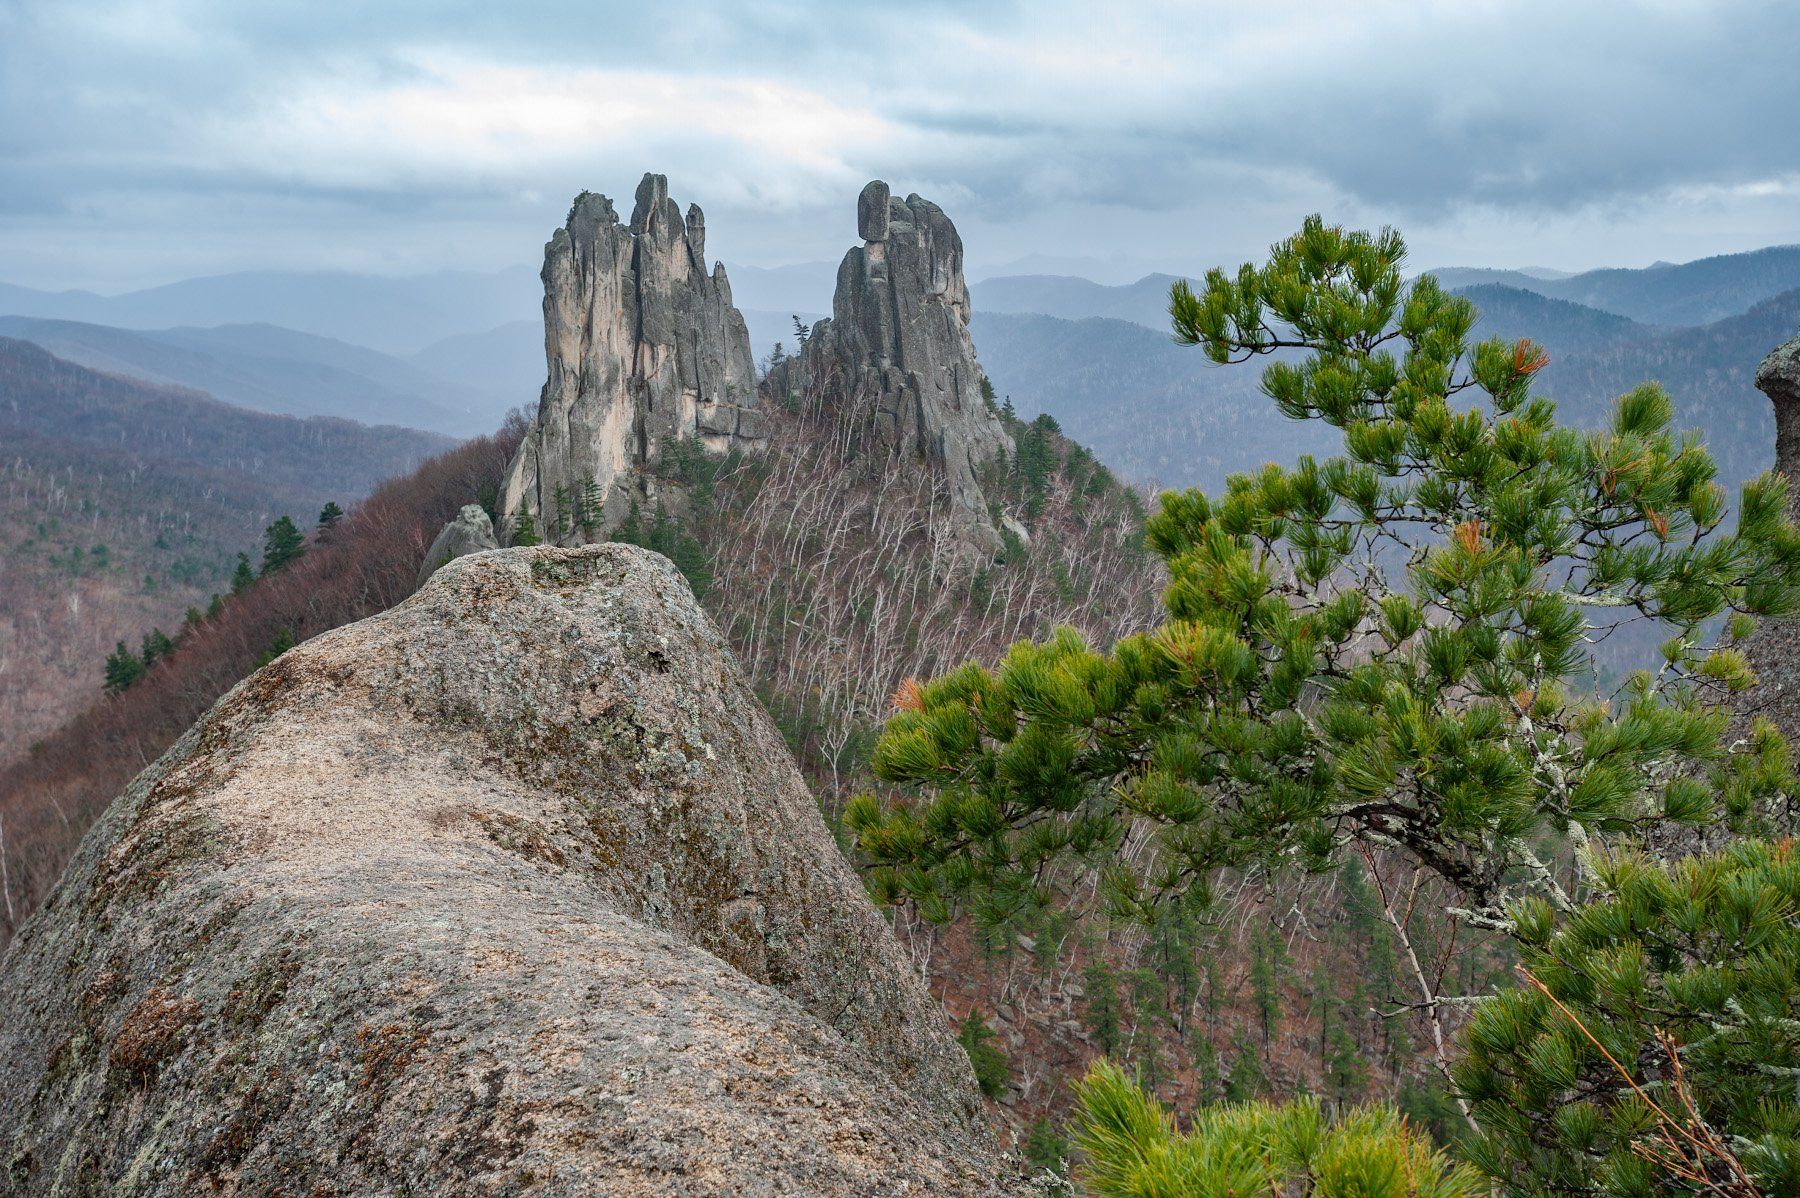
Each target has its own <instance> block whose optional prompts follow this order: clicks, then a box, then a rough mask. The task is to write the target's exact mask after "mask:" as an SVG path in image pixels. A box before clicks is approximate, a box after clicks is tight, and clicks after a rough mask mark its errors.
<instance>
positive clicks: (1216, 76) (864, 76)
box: [0, 0, 1800, 289]
mask: <svg viewBox="0 0 1800 1198" xmlns="http://www.w3.org/2000/svg"><path fill="white" fill-rule="evenodd" d="M1120 9H1127V11H1123V12H1121V11H1118V10H1120ZM1274 12H1275V6H1265V5H1245V4H1242V3H1232V4H1225V3H1211V2H1204V3H1202V2H1190V3H1144V4H1136V5H1130V6H1125V5H1111V6H1106V5H1096V4H1093V3H1091V0H1089V2H1085V3H1073V2H1069V0H1041V2H1035V3H989V4H979V3H976V4H970V3H923V4H917V3H915V4H910V5H905V6H901V5H894V4H891V3H868V4H864V3H855V2H845V0H834V3H832V4H830V5H818V4H816V3H812V4H804V5H802V4H787V3H774V4H759V5H744V4H740V3H735V2H732V0H691V2H690V3H686V4H683V5H680V6H674V7H670V6H662V5H630V6H627V5H611V4H608V5H603V6H596V5H594V4H592V3H588V4H575V3H554V2H553V3H536V4H532V3H519V4H513V5H495V4H492V3H491V2H490V3H484V4H472V3H470V4H462V3H435V4H425V3H387V4H378V5H371V4H366V3H365V4H342V5H335V4H321V3H319V2H318V0H313V2H311V3H297V2H291V0H262V2H259V3H257V4H253V5H251V4H242V3H237V2H232V0H128V2H126V0H0V262H3V263H4V264H5V265H3V266H0V279H6V280H10V281H15V282H25V283H31V284H34V285H40V286H43V285H51V286H66V285H83V286H95V287H99V288H101V289H106V288H112V287H125V286H131V285H136V284H141V283H145V282H153V281H159V280H161V279H164V278H169V277H175V276H178V275H185V274H195V273H204V272H208V271H214V270H228V269H240V268H249V267H257V266H279V267H305V266H314V267H320V268H328V267H345V268H354V269H378V270H411V269H425V268H431V267H436V266H446V265H458V264H463V265H474V266H489V267H492V266H499V265H503V264H506V263H509V262H517V261H526V260H529V259H531V258H533V257H534V256H535V248H536V246H537V244H538V243H539V242H540V241H541V240H542V238H543V236H544V234H545V233H546V231H547V230H548V229H549V228H550V227H551V226H552V225H554V224H555V223H556V222H557V221H558V220H559V219H560V216H561V214H562V211H563V209H564V208H565V207H566V205H567V202H568V197H569V196H570V195H571V194H573V193H574V192H575V191H577V190H580V189H581V188H583V187H588V188H593V189H597V190H604V191H608V192H609V193H612V194H615V195H618V194H627V195H628V194H629V192H630V190H631V188H632V186H633V184H634V183H635V181H636V178H637V176H638V174H639V173H641V172H642V171H643V170H645V169H655V170H660V171H663V172H665V173H667V174H669V175H670V176H671V183H672V187H673V189H674V190H675V191H676V193H677V194H678V195H679V196H680V197H681V198H682V199H683V200H688V199H694V200H697V201H699V202H700V203H701V204H703V205H704V206H705V207H706V208H707V210H708V216H709V225H710V227H711V228H712V229H713V230H714V242H713V245H714V251H715V252H717V253H721V254H723V255H725V256H727V257H730V258H733V259H734V260H741V261H748V262H761V263H768V264H772V263H778V262H783V261H796V260H806V259H812V258H828V257H835V256H836V255H837V254H838V253H839V252H840V251H841V249H842V247H843V245H844V244H846V243H847V242H848V241H849V240H850V237H851V234H852V232H853V230H852V224H853V222H852V219H851V201H852V199H853V197H854V194H855V190H856V189H857V188H858V187H859V186H860V185H861V183H862V182H863V181H864V180H866V179H868V178H871V177H876V176H880V177H884V178H887V179H889V180H890V181H891V182H893V183H894V184H895V185H896V186H897V187H900V188H903V189H916V190H919V191H921V192H923V193H925V194H927V195H930V196H932V197H933V198H935V199H937V200H938V201H939V202H940V203H942V204H944V205H945V207H946V208H947V209H949V210H950V211H951V213H952V215H953V216H955V217H956V218H957V219H958V222H959V224H960V225H961V226H962V227H963V229H964V233H965V240H966V241H967V242H968V243H969V249H970V256H971V259H972V261H973V262H974V263H975V264H976V266H977V267H980V266H981V265H982V264H984V263H985V264H987V265H989V266H991V267H995V268H999V267H1003V266H1004V264H1005V263H1006V261H1007V260H1008V259H1011V258H1018V257H1022V256H1026V255H1042V256H1048V257H1049V258H1051V259H1092V260H1094V261H1095V270H1096V272H1097V273H1112V274H1114V275H1117V276H1121V277H1123V276H1129V275H1130V274H1133V273H1136V272H1138V271H1140V270H1143V269H1149V268H1151V267H1152V266H1161V267H1163V268H1166V269H1197V268H1199V267H1202V266H1204V265H1207V264H1209V263H1211V262H1213V261H1218V260H1230V259H1235V258H1238V257H1241V256H1244V255H1247V254H1252V253H1254V252H1256V250H1257V249H1258V248H1259V247H1260V246H1261V245H1263V244H1265V243H1266V242H1267V241H1269V240H1270V239H1272V238H1274V237H1276V236H1279V235H1281V234H1282V233H1283V232H1286V231H1288V230H1290V229H1291V228H1292V227H1293V225H1294V224H1295V223H1297V221H1298V220H1299V218H1300V217H1301V216H1302V215H1304V214H1305V213H1306V212H1309V211H1315V210H1318V211H1324V212H1326V213H1327V214H1328V215H1330V216H1332V217H1334V218H1337V219H1343V220H1348V221H1357V222H1364V223H1378V222H1393V223H1397V224H1399V225H1401V227H1402V228H1403V229H1405V230H1406V231H1407V232H1408V233H1409V235H1410V237H1411V240H1412V241H1413V244H1414V246H1415V257H1416V258H1418V259H1420V260H1421V261H1422V262H1424V263H1441V262H1448V261H1462V262H1482V263H1494V264H1501V265H1530V264H1538V265H1554V266H1567V267H1582V266H1589V265H1597V264H1601V263H1606V262H1618V263H1625V264H1629V263H1640V262H1644V261H1648V260H1650V259H1652V258H1658V257H1661V258H1685V257H1694V256H1699V255H1702V254H1706V253H1715V252H1724V251H1729V250H1735V249H1742V248H1749V247H1752V246H1757V245H1764V244H1771V243H1776V242H1783V241H1795V240H1800V205H1797V204H1796V203H1795V200H1796V198H1800V126H1796V125H1795V123H1794V122H1793V121H1792V120H1791V119H1789V118H1790V115H1791V113H1792V112H1794V111H1795V109H1796V101H1797V100H1800V72H1796V71H1795V70H1794V68H1793V66H1792V62H1791V57H1792V47H1793V46H1795V45H1800V7H1796V6H1792V5H1787V4H1782V3H1773V2H1765V3H1752V2H1747V0H1743V2H1735V3H1734V2H1730V0H1720V2H1702V0H1658V2H1640V3H1625V2H1620V3H1610V4H1606V5H1570V4H1567V3H1566V2H1563V3H1540V2H1534V0H1518V2H1515V3H1498V2H1496V0H1463V2H1460V3H1420V2H1417V0H1414V2H1409V3H1399V2H1397V0H1363V2H1361V3H1349V2H1348V0H1346V2H1343V3H1316V4H1313V5H1310V6H1309V5H1299V6H1295V5H1287V6H1280V13H1281V15H1279V16H1277V15H1273V14H1274Z"/></svg>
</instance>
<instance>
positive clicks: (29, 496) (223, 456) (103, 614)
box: [0, 338, 450, 761]
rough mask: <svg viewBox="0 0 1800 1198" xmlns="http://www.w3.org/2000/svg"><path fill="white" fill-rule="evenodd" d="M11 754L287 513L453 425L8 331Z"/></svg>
mask: <svg viewBox="0 0 1800 1198" xmlns="http://www.w3.org/2000/svg"><path fill="white" fill-rule="evenodd" d="M0 444H3V445H4V455H3V457H0V505H3V508H0V513H3V514H0V761H4V760H6V759H7V758H10V757H12V756H13V755H15V754H17V753H19V752H21V751H22V750H23V749H24V748H25V746H26V745H27V744H28V743H29V742H30V741H31V740H33V739H35V738H36V737H38V736H39V735H41V734H43V733H46V732H48V731H49V730H51V729H52V728H55V727H56V726H57V725H58V724H60V723H62V722H63V720H65V719H67V718H68V717H69V716H70V715H71V714H73V713H74V712H75V711H77V710H79V709H80V708H81V707H83V706H85V705H86V704H87V703H89V702H90V701H92V699H93V698H94V697H95V696H97V695H98V694H99V690H100V685H101V680H102V678H101V671H102V666H103V665H104V662H105V659H106V656H107V654H108V653H109V652H111V651H112V650H113V648H114V645H115V643H116V642H118V641H119V640H121V639H125V640H129V641H130V642H131V644H132V646H133V648H136V647H137V644H138V640H139V638H140V637H141V636H142V635H143V634H144V633H147V632H149V631H151V629H152V628H156V627H160V628H162V629H163V630H165V631H167V632H170V633H173V632H174V631H175V630H176V629H177V627H178V626H179V625H180V623H181V621H182V618H183V612H184V611H186V610H187V609H188V608H189V607H199V608H205V607H206V605H207V603H208V601H209V597H210V596H211V595H212V594H213V593H214V592H218V591H224V590H227V589H229V586H230V583H231V578H232V572H233V569H234V564H235V561H236V558H237V554H238V553H240V552H248V553H250V554H251V555H252V557H255V556H256V555H257V554H258V553H259V552H260V547H261V539H262V534H263V529H264V528H265V527H266V526H267V525H268V524H269V523H270V522H271V521H272V520H274V519H275V518H277V517H278V516H281V515H288V516H291V517H293V518H294V519H295V520H296V521H298V522H299V523H300V524H301V525H303V526H308V527H310V526H311V525H312V524H313V523H314V522H315V521H316V520H317V518H318V514H319V512H320V511H321V509H322V508H323V507H324V505H325V504H327V503H331V502H336V503H339V504H340V505H344V506H347V505H348V504H350V503H351V502H353V501H354V500H356V499H357V498H359V497H361V496H362V495H365V494H367V493H368V492H369V490H370V489H371V488H372V487H374V486H375V484H376V483H377V482H379V481H380V480H382V479H384V478H387V477H390V476H392V475H395V474H398V473H403V472H405V471H407V470H409V469H411V468H412V467H414V466H415V465H416V464H417V463H419V462H420V461H421V460H422V459H423V458H424V457H426V456H427V455H429V454H432V453H436V452H438V451H440V450H442V449H444V448H446V447H447V446H448V445H449V444H450V442H449V441H448V440H447V439H445V438H442V437H437V436H434V435H432V434H429V433H422V432H418V431H415V430H411V429H401V428H367V427H364V426H362V425H357V424H352V423H351V422H349V421H344V420H325V419H315V420H297V419H291V418H284V417H279V416H269V415H264V414H261V413H256V412H248V411H244V410H242V409H239V408H233V407H231V406H229V405H226V404H222V403H219V402H217V401H216V400H213V399H211V398H209V397H207V396H204V395H199V394H197V393H194V392H184V391H176V390H171V389H165V388H157V387H150V386H146V385H143V384H139V383H136V382H132V381H129V380H125V379H119V378H114V377H110V376H107V375H102V374H98V373H96V372H94V371H91V370H86V369H83V368H82V367H79V366H75V365H72V364H70V363H67V362H63V361H61V360H59V359H57V358H55V357H53V356H52V355H50V354H48V353H46V352H44V351H43V350H41V349H39V348H38V347H36V346H33V345H28V344H26V343H24V342H19V341H12V340H7V339H4V338H0Z"/></svg>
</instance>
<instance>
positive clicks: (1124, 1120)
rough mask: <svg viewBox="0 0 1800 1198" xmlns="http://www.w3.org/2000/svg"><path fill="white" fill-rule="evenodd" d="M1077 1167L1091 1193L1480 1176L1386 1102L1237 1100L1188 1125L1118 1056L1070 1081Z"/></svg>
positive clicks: (1447, 1191) (1218, 1191)
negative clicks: (1330, 1106) (1331, 1110)
mask: <svg viewBox="0 0 1800 1198" xmlns="http://www.w3.org/2000/svg"><path fill="white" fill-rule="evenodd" d="M1076 1098H1077V1100H1078V1107H1077V1110H1076V1112H1075V1118H1074V1128H1075V1142H1076V1144H1077V1146H1078V1147H1079V1148H1080V1149H1081V1152H1082V1160H1081V1163H1080V1165H1079V1166H1078V1168H1077V1171H1076V1179H1077V1180H1078V1181H1079V1182H1081V1184H1082V1185H1084V1186H1085V1187H1086V1191H1087V1192H1088V1193H1090V1194H1093V1195H1095V1196H1096V1198H1151V1196H1155V1198H1163V1196H1167V1198H1186V1196H1187V1195H1195V1196H1201V1195H1244V1196H1249V1195H1293V1196H1295V1198H1350V1196H1352V1195H1354V1196H1355V1198H1478V1196H1479V1195H1484V1194H1486V1193H1487V1189H1486V1186H1485V1184H1484V1183H1483V1181H1482V1180H1481V1178H1480V1177H1479V1176H1478V1175H1477V1174H1476V1173H1475V1172H1474V1170H1472V1169H1470V1168H1469V1167H1468V1166H1466V1165H1459V1164H1456V1163H1454V1162H1452V1161H1451V1160H1449V1159H1448V1158H1446V1157H1445V1156H1444V1155H1443V1153H1441V1152H1439V1151H1438V1150H1437V1149H1436V1148H1434V1147H1433V1146H1432V1144H1431V1142H1430V1141H1429V1140H1428V1139H1426V1138H1425V1137H1424V1136H1422V1135H1420V1134H1419V1133H1418V1132H1416V1131H1414V1130H1412V1129H1411V1128H1409V1127H1407V1125H1406V1124H1405V1123H1404V1122H1403V1121H1402V1120H1401V1119H1400V1118H1399V1117H1398V1116H1396V1115H1395V1114H1394V1112H1393V1111H1391V1110H1388V1109H1386V1108H1381V1107H1362V1108H1357V1109H1355V1110H1351V1111H1348V1112H1345V1113H1344V1114H1342V1115H1340V1116H1339V1117H1338V1118H1337V1119H1335V1120H1334V1119H1330V1118H1328V1117H1327V1116H1326V1115H1325V1112H1324V1111H1323V1110H1322V1109H1321V1107H1320V1106H1319V1104H1318V1103H1317V1102H1315V1101H1310V1100H1300V1101H1296V1102H1290V1103H1287V1104H1285V1105H1283V1106H1271V1105H1268V1104H1266V1103H1259V1102H1246V1103H1241V1104H1236V1105H1230V1106H1216V1107H1211V1108H1207V1109H1203V1110H1201V1111H1198V1112H1196V1114H1195V1117H1194V1119H1193V1121H1192V1123H1191V1124H1190V1126H1189V1127H1188V1128H1187V1129H1186V1130H1185V1131H1183V1130H1180V1129H1178V1128H1177V1127H1176V1125H1175V1122H1174V1120H1172V1119H1171V1118H1170V1117H1169V1115H1168V1114H1167V1113H1166V1112H1164V1111H1163V1110H1162V1109H1161V1108H1160V1107H1158V1106H1157V1104H1156V1103H1155V1102H1154V1101H1152V1100H1151V1098H1150V1097H1149V1096H1148V1095H1147V1094H1145V1093H1144V1091H1143V1090H1142V1089H1140V1088H1139V1087H1138V1085H1137V1084H1136V1083H1135V1082H1133V1081H1132V1079H1131V1078H1129V1077H1127V1076H1126V1075H1125V1073H1124V1072H1123V1071H1122V1070H1121V1069H1119V1067H1118V1066H1117V1065H1114V1064H1112V1063H1111V1062H1109V1061H1101V1062H1098V1063H1096V1064H1095V1065H1094V1067H1093V1068H1092V1069H1090V1070H1089V1072H1088V1074H1087V1076H1086V1077H1085V1078H1084V1079H1082V1081H1081V1082H1080V1083H1078V1084H1077V1086H1076Z"/></svg>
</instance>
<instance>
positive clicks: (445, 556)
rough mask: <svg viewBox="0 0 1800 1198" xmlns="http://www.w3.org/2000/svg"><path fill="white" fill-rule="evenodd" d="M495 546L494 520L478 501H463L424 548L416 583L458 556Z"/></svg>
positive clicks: (421, 584) (465, 555)
mask: <svg viewBox="0 0 1800 1198" xmlns="http://www.w3.org/2000/svg"><path fill="white" fill-rule="evenodd" d="M498 548H500V542H499V541H497V540H495V539H494V522H493V520H491V519H489V517H488V514H487V512H486V511H485V510H484V509H483V508H482V506H481V505H480V504H478V503H469V504H464V505H463V509H462V511H460V512H458V513H457V514H456V519H454V520H452V521H450V523H448V524H446V525H444V527H443V530H442V531H441V532H439V533H438V535H437V536H436V537H434V538H432V541H431V548H429V549H427V550H426V551H425V560H424V561H423V562H422V563H420V565H419V581H418V584H417V585H418V586H424V585H425V580H426V579H427V578H430V577H431V576H432V575H433V574H435V573H437V571H438V569H439V568H440V567H442V566H447V565H449V564H450V563H451V562H453V561H455V560H456V559H457V558H459V557H467V556H469V555H470V554H471V553H481V552H483V551H485V550H488V549H498Z"/></svg>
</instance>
